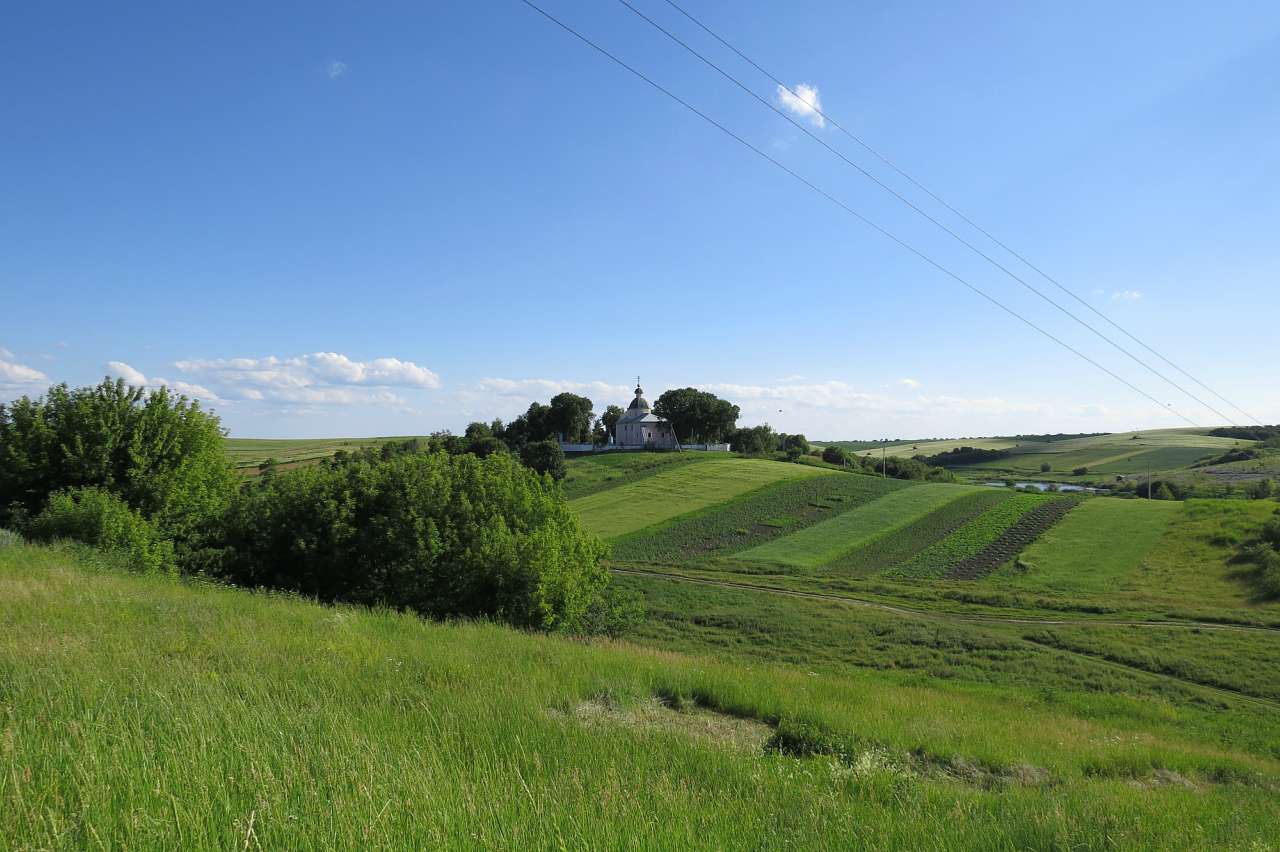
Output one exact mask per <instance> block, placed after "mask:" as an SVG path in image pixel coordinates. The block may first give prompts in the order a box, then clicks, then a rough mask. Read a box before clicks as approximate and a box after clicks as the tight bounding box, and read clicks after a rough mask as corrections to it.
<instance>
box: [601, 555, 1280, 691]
mask: <svg viewBox="0 0 1280 852" xmlns="http://www.w3.org/2000/svg"><path fill="white" fill-rule="evenodd" d="M610 570H612V571H613V572H614V573H615V574H626V575H631V576H636V577H651V578H655V579H661V580H671V581H673V582H683V583H699V584H701V585H704V586H718V587H720V588H726V589H743V590H746V591H756V592H764V593H766V594H774V595H784V596H787V597H795V598H808V599H810V600H820V601H833V602H835V603H842V604H845V605H847V606H852V607H862V608H865V609H875V610H880V611H882V612H892V613H896V614H898V615H905V616H908V617H912V618H922V619H925V620H934V621H942V622H951V623H963V624H989V625H1008V626H1024V627H1025V626H1032V625H1038V626H1045V627H1053V626H1060V627H1165V628H1185V629H1198V630H1234V631H1257V632H1264V633H1280V628H1274V627H1251V626H1247V625H1242V624H1214V623H1212V622H1199V621H1118V620H1111V621H1095V620H1091V619H1038V618H999V617H995V616H981V615H968V614H964V613H955V612H946V611H945V610H922V609H913V608H910V607H903V606H895V605H893V604H885V603H880V602H878V601H871V600H866V599H864V598H853V597H844V596H841V595H831V594H823V593H821V592H799V591H794V590H791V589H779V588H776V587H774V586H757V585H751V584H749V583H734V582H730V581H728V580H709V579H703V578H700V577H686V576H684V575H682V574H664V573H662V572H660V571H637V570H634V569H629V568H612V569H610ZM1018 638H1019V639H1021V640H1022V641H1023V642H1026V643H1027V644H1029V645H1033V646H1035V647H1036V648H1040V649H1041V650H1044V651H1049V652H1055V653H1059V654H1062V655H1065V656H1068V657H1075V658H1077V659H1080V660H1086V661H1088V662H1090V663H1093V664H1095V665H1099V666H1103V667H1105V668H1109V669H1113V670H1116V671H1123V672H1126V673H1129V674H1140V675H1145V676H1146V677H1150V678H1156V679H1165V680H1171V681H1174V682H1176V683H1181V684H1183V685H1185V686H1187V687H1190V688H1194V689H1199V690H1203V691H1205V692H1210V693H1213V694H1215V695H1219V696H1222V697H1224V698H1231V699H1235V700H1238V701H1243V702H1245V703H1248V704H1253V705H1255V706H1259V707H1265V708H1267V709H1270V710H1280V701H1275V700H1273V699H1270V698H1262V697H1260V696H1256V695H1249V694H1247V693H1244V692H1240V691H1238V690H1233V689H1223V688H1222V687H1219V686H1211V685H1209V684H1205V683H1200V682H1199V681H1195V680H1189V679H1187V678H1183V677H1178V676H1177V675H1172V674H1168V673H1166V672H1153V671H1149V670H1148V669H1144V668H1141V667H1140V666H1131V665H1127V664H1125V663H1120V662H1116V661H1114V660H1108V659H1105V658H1103V657H1101V656H1097V655H1094V654H1086V653H1084V652H1082V651H1075V650H1071V649H1068V648H1060V647H1058V646H1056V645H1046V644H1043V643H1041V642H1037V641H1035V640H1033V639H1028V638H1026V637H1025V636H1020V637H1018Z"/></svg>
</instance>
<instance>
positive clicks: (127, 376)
mask: <svg viewBox="0 0 1280 852" xmlns="http://www.w3.org/2000/svg"><path fill="white" fill-rule="evenodd" d="M107 370H108V371H109V372H110V373H111V374H112V375H114V376H119V377H120V378H122V379H124V380H125V381H126V382H128V383H129V384H131V385H137V386H139V387H144V388H162V387H167V388H169V389H170V390H174V391H177V392H178V393H180V394H183V395H184V396H189V397H191V398H193V399H203V400H205V401H206V402H225V401H226V400H223V399H222V398H221V397H219V396H218V395H217V394H216V393H214V392H213V391H211V390H209V389H208V388H206V387H204V386H202V385H196V384H192V383H190V382H182V381H177V382H171V381H169V380H168V379H165V378H162V377H160V376H152V377H150V378H148V377H147V375H146V374H145V373H143V372H142V371H141V370H138V369H135V368H134V367H131V366H130V365H128V364H126V363H125V362H124V361H108V362H107Z"/></svg>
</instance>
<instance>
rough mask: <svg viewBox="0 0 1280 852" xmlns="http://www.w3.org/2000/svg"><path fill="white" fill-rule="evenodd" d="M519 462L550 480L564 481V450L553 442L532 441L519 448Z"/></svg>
mask: <svg viewBox="0 0 1280 852" xmlns="http://www.w3.org/2000/svg"><path fill="white" fill-rule="evenodd" d="M520 461H522V462H524V464H525V466H526V467H529V468H531V469H533V470H536V471H537V472H538V473H545V474H549V475H550V476H551V478H552V479H555V480H560V479H564V473H565V471H564V450H562V449H560V445H559V444H558V443H556V442H555V441H534V442H533V443H530V444H525V445H524V446H523V447H521V448H520Z"/></svg>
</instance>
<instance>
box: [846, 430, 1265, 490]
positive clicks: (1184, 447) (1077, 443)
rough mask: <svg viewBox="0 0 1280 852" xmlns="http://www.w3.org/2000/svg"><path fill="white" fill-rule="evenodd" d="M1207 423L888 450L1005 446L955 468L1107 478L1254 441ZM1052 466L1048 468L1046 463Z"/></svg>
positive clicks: (1168, 467) (1174, 465) (1175, 467)
mask: <svg viewBox="0 0 1280 852" xmlns="http://www.w3.org/2000/svg"><path fill="white" fill-rule="evenodd" d="M1207 431H1208V430H1205V429H1157V430H1151V431H1145V432H1125V433H1120V434H1111V435H1091V436H1087V437H1081V438H1067V439H1065V440H1060V439H1055V440H1052V441H1049V440H1035V439H1030V438H1028V439H1015V438H970V439H956V440H947V441H932V442H915V443H911V442H903V443H899V444H893V445H886V447H885V448H883V451H884V452H887V453H888V454H889V455H900V456H908V457H911V456H917V455H923V456H932V455H937V454H938V453H944V452H949V451H952V450H956V449H959V448H961V447H974V448H977V449H985V450H1001V451H1004V452H1007V453H1008V455H1007V456H1005V457H1003V458H997V459H991V460H987V461H981V462H977V463H973V464H964V465H958V466H953V468H952V469H953V470H956V471H957V472H960V473H964V474H968V475H970V476H972V477H974V478H982V477H986V478H1004V477H1006V476H1011V477H1035V478H1045V479H1052V480H1059V481H1061V480H1070V479H1073V478H1079V477H1077V476H1075V475H1074V474H1073V472H1074V471H1075V470H1077V469H1079V468H1087V469H1088V474H1087V476H1091V477H1093V478H1106V477H1110V476H1132V475H1138V474H1145V473H1146V471H1147V468H1148V466H1150V468H1151V470H1152V471H1153V472H1154V473H1168V472H1172V471H1180V470H1185V469H1188V468H1190V467H1191V466H1192V465H1193V464H1195V463H1197V462H1199V461H1202V460H1204V459H1206V458H1212V457H1213V456H1215V455H1219V454H1221V453H1223V452H1225V451H1226V450H1228V449H1230V448H1232V447H1234V446H1243V445H1248V444H1251V443H1252V442H1250V441H1237V440H1235V439H1232V438H1221V437H1215V436H1213V435H1209V434H1207ZM858 452H859V453H860V454H861V455H869V456H879V455H880V453H881V452H882V448H881V447H875V448H870V449H863V450H859V451H858ZM1046 464H1047V465H1048V466H1049V470H1047V471H1042V470H1041V467H1042V466H1043V465H1046Z"/></svg>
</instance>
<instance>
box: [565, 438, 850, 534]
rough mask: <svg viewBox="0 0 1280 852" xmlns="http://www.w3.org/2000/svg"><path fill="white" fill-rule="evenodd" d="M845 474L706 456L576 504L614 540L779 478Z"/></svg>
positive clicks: (585, 518)
mask: <svg viewBox="0 0 1280 852" xmlns="http://www.w3.org/2000/svg"><path fill="white" fill-rule="evenodd" d="M840 475H842V474H838V473H831V472H828V471H824V470H819V469H816V468H811V467H805V466H803V465H789V464H779V463H774V462H760V461H755V460H752V459H738V458H728V459H721V460H705V459H703V460H697V461H694V462H693V463H691V464H684V465H678V466H673V467H672V468H671V469H669V470H662V471H659V472H657V473H655V474H653V475H652V476H645V477H642V478H639V479H637V480H636V481H630V482H624V483H622V484H620V485H618V486H617V487H615V488H609V489H605V490H601V491H597V492H595V493H593V494H590V495H588V496H586V497H579V498H577V499H575V500H572V501H570V505H572V506H573V508H574V510H575V511H576V512H577V513H578V516H579V517H580V518H581V519H582V522H583V524H585V525H586V527H587V529H589V530H591V531H592V532H594V533H595V534H596V535H598V536H600V537H601V538H603V539H606V540H608V539H611V538H616V537H618V536H620V535H623V534H625V533H629V532H633V531H635V530H638V529H643V528H645V527H649V526H652V525H654V524H658V523H661V522H662V521H665V520H668V519H670V518H674V517H677V516H679V515H684V514H687V513H689V512H694V511H697V510H698V509H702V508H705V507H707V506H713V505H715V504H718V503H722V502H724V501H727V500H730V499H732V498H734V497H737V496H738V495H740V494H745V493H746V492H748V491H751V490H753V489H755V488H760V487H762V486H765V485H768V484H770V483H773V482H777V481H779V480H783V479H800V478H805V477H814V476H840Z"/></svg>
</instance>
